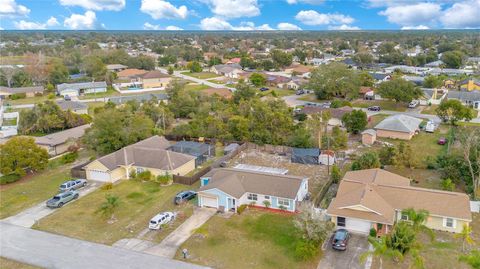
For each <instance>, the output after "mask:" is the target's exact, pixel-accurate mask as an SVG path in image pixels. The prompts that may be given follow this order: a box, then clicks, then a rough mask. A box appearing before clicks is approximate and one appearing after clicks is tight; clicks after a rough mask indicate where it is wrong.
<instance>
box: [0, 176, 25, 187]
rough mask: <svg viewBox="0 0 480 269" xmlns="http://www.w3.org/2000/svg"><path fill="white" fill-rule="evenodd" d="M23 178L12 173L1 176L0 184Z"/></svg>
mask: <svg viewBox="0 0 480 269" xmlns="http://www.w3.org/2000/svg"><path fill="white" fill-rule="evenodd" d="M20 178H21V176H20V175H18V174H10V175H5V176H1V177H0V185H5V184H8V183H13V182H15V181H17V180H19V179H20Z"/></svg>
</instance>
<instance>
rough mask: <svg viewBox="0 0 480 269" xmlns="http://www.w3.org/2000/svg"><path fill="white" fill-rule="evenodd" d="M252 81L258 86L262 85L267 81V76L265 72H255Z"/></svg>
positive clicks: (251, 77) (251, 76)
mask: <svg viewBox="0 0 480 269" xmlns="http://www.w3.org/2000/svg"><path fill="white" fill-rule="evenodd" d="M250 82H251V83H252V84H253V85H255V86H256V87H260V86H264V85H265V84H266V83H267V78H266V77H265V75H263V74H260V73H253V74H251V75H250Z"/></svg>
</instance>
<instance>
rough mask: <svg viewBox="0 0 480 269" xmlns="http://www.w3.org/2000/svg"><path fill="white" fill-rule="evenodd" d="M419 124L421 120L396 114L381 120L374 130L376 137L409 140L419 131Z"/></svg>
mask: <svg viewBox="0 0 480 269" xmlns="http://www.w3.org/2000/svg"><path fill="white" fill-rule="evenodd" d="M421 122H422V120H421V119H417V118H414V117H410V116H407V115H403V114H396V115H393V116H389V117H387V118H386V119H384V120H382V121H381V122H380V123H379V124H377V126H375V130H376V131H377V137H386V138H393V139H401V140H410V139H412V137H413V136H414V135H415V134H416V133H417V132H418V131H419V125H420V123H421Z"/></svg>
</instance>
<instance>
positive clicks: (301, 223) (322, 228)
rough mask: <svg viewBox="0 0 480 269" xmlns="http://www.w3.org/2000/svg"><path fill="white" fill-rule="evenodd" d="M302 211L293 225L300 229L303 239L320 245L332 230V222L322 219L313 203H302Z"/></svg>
mask: <svg viewBox="0 0 480 269" xmlns="http://www.w3.org/2000/svg"><path fill="white" fill-rule="evenodd" d="M300 207H301V210H300V213H299V214H297V215H296V217H295V219H294V220H293V225H294V226H295V227H296V228H297V229H298V230H299V231H300V234H301V235H302V237H303V239H304V240H306V241H310V242H314V243H315V245H316V246H319V245H320V244H321V243H322V242H323V241H325V239H327V236H328V234H329V232H330V231H331V230H332V228H333V227H332V223H331V222H329V221H325V220H323V219H322V216H321V215H320V214H318V213H317V212H316V211H315V208H314V206H313V204H311V203H308V202H305V203H302V204H301V205H300Z"/></svg>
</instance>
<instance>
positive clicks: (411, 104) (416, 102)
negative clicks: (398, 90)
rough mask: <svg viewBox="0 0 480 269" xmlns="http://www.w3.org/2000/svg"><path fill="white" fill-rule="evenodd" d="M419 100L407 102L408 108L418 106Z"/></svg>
mask: <svg viewBox="0 0 480 269" xmlns="http://www.w3.org/2000/svg"><path fill="white" fill-rule="evenodd" d="M418 104H419V102H418V101H417V100H413V101H411V102H410V104H408V107H409V108H416V107H417V106H418Z"/></svg>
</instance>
